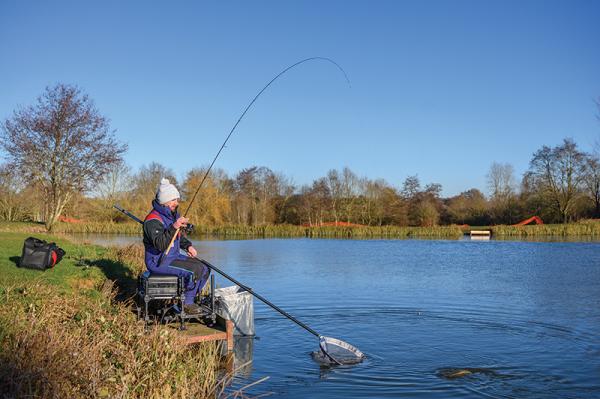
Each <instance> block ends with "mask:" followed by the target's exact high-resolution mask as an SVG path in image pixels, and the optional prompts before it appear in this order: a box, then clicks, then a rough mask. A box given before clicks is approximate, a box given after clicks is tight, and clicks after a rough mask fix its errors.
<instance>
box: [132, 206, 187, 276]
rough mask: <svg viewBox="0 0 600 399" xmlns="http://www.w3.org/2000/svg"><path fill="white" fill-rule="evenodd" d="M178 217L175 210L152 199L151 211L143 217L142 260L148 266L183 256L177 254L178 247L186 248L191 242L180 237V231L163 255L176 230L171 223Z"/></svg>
mask: <svg viewBox="0 0 600 399" xmlns="http://www.w3.org/2000/svg"><path fill="white" fill-rule="evenodd" d="M178 218H179V214H178V213H177V212H171V210H170V209H169V208H168V207H166V206H163V205H161V204H159V203H158V201H157V200H156V199H155V200H154V201H152V211H150V213H149V214H148V216H146V218H145V219H144V248H145V257H144V260H145V262H146V266H147V267H148V268H152V269H153V268H156V267H159V266H161V265H170V264H171V263H172V262H173V261H174V260H175V259H177V258H181V257H183V258H185V257H184V256H181V255H180V254H179V248H182V249H185V250H187V249H188V248H189V247H190V246H191V245H192V243H191V242H190V241H189V240H188V239H187V238H185V237H181V233H180V232H178V233H177V237H176V238H175V241H174V242H173V247H172V248H171V250H169V252H168V253H166V254H164V255H163V253H164V251H165V250H166V249H167V247H168V246H169V243H170V242H171V239H172V238H173V235H174V234H175V232H176V231H177V229H175V227H173V223H175V221H176V220H177V219H178ZM161 257H162V258H161Z"/></svg>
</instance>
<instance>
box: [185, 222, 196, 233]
mask: <svg viewBox="0 0 600 399" xmlns="http://www.w3.org/2000/svg"><path fill="white" fill-rule="evenodd" d="M183 231H184V232H185V234H188V235H189V234H192V233H193V232H194V225H193V224H191V223H188V224H187V225H186V226H185V227H183Z"/></svg>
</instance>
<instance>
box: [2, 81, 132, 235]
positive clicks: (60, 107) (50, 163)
mask: <svg viewBox="0 0 600 399" xmlns="http://www.w3.org/2000/svg"><path fill="white" fill-rule="evenodd" d="M2 147H3V149H4V151H5V153H6V158H7V161H8V164H9V165H10V167H11V168H13V169H14V170H15V171H17V172H18V173H19V174H20V175H21V176H22V177H23V178H24V179H26V180H27V181H30V182H33V183H37V184H38V185H39V187H40V188H41V189H42V194H43V199H44V204H45V212H44V222H45V225H46V229H47V230H48V231H50V230H52V227H53V226H54V224H55V223H56V221H57V220H58V217H59V216H60V215H61V213H62V212H63V210H64V208H65V206H66V205H67V204H68V203H69V201H70V200H71V199H72V198H73V196H74V195H75V194H77V193H82V192H87V191H89V190H90V189H91V188H92V187H93V185H94V184H95V183H96V182H97V181H98V180H100V179H102V177H103V176H104V175H105V174H106V173H107V172H108V170H109V169H110V167H111V166H112V165H113V164H115V163H117V162H119V161H121V159H122V155H123V154H124V153H125V151H126V149H127V146H126V145H125V144H122V143H119V142H118V141H117V139H116V138H115V136H114V133H113V132H112V131H111V130H110V126H109V121H108V119H107V118H106V117H104V116H102V115H101V114H100V113H99V112H98V110H97V109H96V107H95V105H94V102H93V101H92V100H91V99H90V98H89V97H88V96H87V95H86V94H84V93H83V92H82V91H81V90H80V89H79V88H78V87H76V86H70V85H66V84H57V85H55V86H53V87H47V88H46V90H45V91H44V93H43V94H42V95H41V96H40V97H38V99H37V102H36V104H35V105H31V106H28V107H25V108H21V109H18V110H16V111H14V113H13V115H12V117H9V118H7V119H6V120H5V121H4V123H3V125H2Z"/></svg>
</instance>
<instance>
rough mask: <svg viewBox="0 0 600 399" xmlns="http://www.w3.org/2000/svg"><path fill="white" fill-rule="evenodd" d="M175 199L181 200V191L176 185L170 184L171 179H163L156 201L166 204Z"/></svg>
mask: <svg viewBox="0 0 600 399" xmlns="http://www.w3.org/2000/svg"><path fill="white" fill-rule="evenodd" d="M175 198H181V196H180V195H179V191H177V189H176V188H175V186H174V185H172V184H171V182H169V179H164V178H163V179H162V180H161V181H160V186H158V191H157V192H156V199H157V200H158V203H159V204H161V205H162V204H166V203H167V202H169V201H171V200H174V199H175Z"/></svg>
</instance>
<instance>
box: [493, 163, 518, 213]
mask: <svg viewBox="0 0 600 399" xmlns="http://www.w3.org/2000/svg"><path fill="white" fill-rule="evenodd" d="M486 177H487V184H488V189H489V193H490V212H491V215H492V218H493V219H494V221H495V222H498V221H501V222H503V223H505V222H508V223H513V222H514V220H513V219H514V213H515V210H514V207H515V205H516V204H515V198H516V195H517V194H516V189H515V186H516V182H515V177H514V168H513V166H512V165H511V164H508V163H505V164H501V163H498V162H493V163H492V165H491V166H490V170H489V172H488V174H487V176H486Z"/></svg>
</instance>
